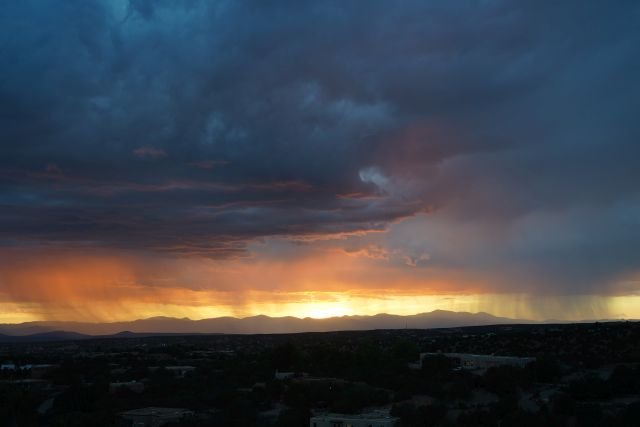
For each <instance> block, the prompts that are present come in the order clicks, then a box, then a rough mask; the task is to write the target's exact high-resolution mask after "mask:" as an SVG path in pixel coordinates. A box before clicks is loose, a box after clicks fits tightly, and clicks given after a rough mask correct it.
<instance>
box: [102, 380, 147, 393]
mask: <svg viewBox="0 0 640 427" xmlns="http://www.w3.org/2000/svg"><path fill="white" fill-rule="evenodd" d="M121 389H128V390H131V391H132V392H134V393H142V392H143V391H144V383H141V382H139V381H125V382H113V383H109V393H110V394H113V393H115V392H116V391H118V390H121Z"/></svg>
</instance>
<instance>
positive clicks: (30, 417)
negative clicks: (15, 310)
mask: <svg viewBox="0 0 640 427" xmlns="http://www.w3.org/2000/svg"><path fill="white" fill-rule="evenodd" d="M64 338H65V341H51V342H14V343H3V344H0V360H2V370H1V371H0V375H1V380H0V401H2V402H3V403H2V406H1V409H0V419H2V420H4V421H3V422H4V424H3V425H8V426H16V425H19V426H40V425H41V426H52V427H53V426H86V425H92V426H96V427H101V426H105V427H106V426H109V427H112V426H132V425H135V424H132V421H130V420H129V419H128V418H127V414H128V413H130V412H129V411H135V410H139V409H144V408H174V409H176V408H179V409H180V410H181V411H182V412H181V414H182V415H181V416H180V417H179V419H175V420H172V421H171V422H167V424H164V425H167V426H175V427H177V426H184V427H187V426H193V427H196V426H220V425H228V426H254V425H259V426H309V425H310V424H309V420H310V418H311V417H312V416H314V414H318V413H330V414H342V416H345V415H348V414H363V413H364V414H366V413H367V412H368V411H371V410H372V408H377V410H380V408H382V409H383V410H386V411H387V413H388V417H389V419H391V420H395V422H397V424H396V425H397V426H542V425H548V426H600V425H607V426H621V427H622V426H625V427H626V426H628V427H633V426H637V425H638V424H637V422H638V420H639V419H640V323H638V322H596V323H581V324H529V325H521V324H520V325H516V324H513V325H485V326H470V327H457V328H441V329H395V330H394V329H390V330H371V331H343V332H322V333H318V332H316V333H299V334H260V335H253V334H244V335H237V334H215V335H209V334H200V335H174V336H170V335H159V336H144V334H139V335H138V334H134V333H123V334H120V335H115V336H110V337H104V338H92V337H82V338H83V339H77V340H74V339H73V337H71V336H67V337H64ZM452 353H454V354H456V355H458V356H457V357H458V358H456V357H452V356H451V354H452ZM421 354H422V363H421V366H416V364H415V363H416V361H418V360H419V359H420V357H421V356H420V355H421ZM466 354H470V355H491V356H492V357H493V359H491V361H490V362H491V363H492V364H491V365H490V366H489V365H488V366H462V365H461V364H460V360H461V359H460V357H462V358H464V357H466V356H464V355H466ZM501 356H514V357H513V358H511V359H510V358H508V357H507V358H503V357H501ZM525 358H533V359H525ZM512 359H513V360H515V361H516V362H518V361H520V360H524V361H525V362H526V363H525V364H523V365H522V366H514V365H512V364H509V363H508V362H505V360H506V361H511V360H512ZM493 360H495V361H497V362H495V364H493V363H494V362H493ZM156 410H157V409H156Z"/></svg>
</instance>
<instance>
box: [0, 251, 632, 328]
mask: <svg viewBox="0 0 640 427" xmlns="http://www.w3.org/2000/svg"><path fill="white" fill-rule="evenodd" d="M381 257H382V255H381V254H379V253H377V252H375V251H373V252H372V251H351V252H348V251H344V250H341V249H335V248H329V249H327V250H322V251H315V252H312V253H311V254H310V255H305V256H290V257H286V261H285V260H284V259H283V258H282V257H277V256H274V257H269V256H268V254H267V255H264V254H262V255H261V256H254V257H250V258H248V259H237V260H211V259H202V258H182V259H165V260H163V261H162V262H159V261H157V260H152V259H144V258H133V257H124V256H122V255H113V254H105V253H99V252H95V251H85V253H78V252H61V253H56V254H53V253H51V252H47V253H36V254H32V255H31V256H25V254H24V253H18V254H16V253H6V254H5V257H3V259H4V260H5V262H8V263H10V264H11V267H12V268H2V269H0V284H1V285H2V286H1V287H0V323H20V322H28V321H39V320H60V321H62V320H64V321H91V322H114V321H127V320H135V319H141V318H149V317H155V316H168V317H178V318H182V317H189V318H191V319H194V320H197V319H203V318H210V317H222V316H233V317H238V318H242V317H249V316H254V315H259V314H262V315H268V316H271V317H285V316H293V317H298V318H304V317H312V318H326V317H335V316H353V315H375V314H380V313H388V314H397V315H412V314H417V313H424V312H430V311H433V310H450V311H464V312H472V313H474V312H487V313H490V314H493V315H495V316H500V317H509V318H517V319H525V320H548V319H557V320H585V319H605V318H609V319H613V318H640V295H637V294H634V293H628V292H627V293H626V294H617V295H616V294H612V295H566V296H554V295H535V296H534V295H529V294H526V293H522V292H520V293H515V292H512V291H509V290H508V289H503V288H499V287H495V286H492V282H491V277H486V278H483V277H478V276H477V275H476V276H474V277H469V276H466V275H464V274H463V273H461V272H459V271H450V270H444V269H435V268H430V269H428V270H422V271H421V272H420V274H417V273H416V274H412V273H413V272H417V271H418V269H416V268H415V267H410V266H403V267H402V270H401V272H398V268H397V267H393V266H392V265H390V264H389V263H388V262H385V261H384V259H381ZM0 267H1V266H0Z"/></svg>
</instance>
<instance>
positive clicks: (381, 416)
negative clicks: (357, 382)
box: [309, 410, 398, 427]
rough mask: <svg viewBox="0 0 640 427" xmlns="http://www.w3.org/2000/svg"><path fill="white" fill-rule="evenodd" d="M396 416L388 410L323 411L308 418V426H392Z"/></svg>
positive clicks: (394, 423) (396, 420) (396, 419)
mask: <svg viewBox="0 0 640 427" xmlns="http://www.w3.org/2000/svg"><path fill="white" fill-rule="evenodd" d="M397 422H398V418H395V417H392V416H390V415H389V411H388V410H379V411H373V412H369V413H365V414H333V413H323V414H317V415H314V416H312V417H311V418H310V419H309V427H393V426H395V425H396V423H397Z"/></svg>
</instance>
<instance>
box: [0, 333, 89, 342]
mask: <svg viewBox="0 0 640 427" xmlns="http://www.w3.org/2000/svg"><path fill="white" fill-rule="evenodd" d="M87 338H93V337H92V336H91V335H86V334H79V333H77V332H68V331H51V332H41V333H37V334H29V335H7V334H0V343H19V342H48V341H77V340H83V339H87Z"/></svg>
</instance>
